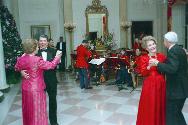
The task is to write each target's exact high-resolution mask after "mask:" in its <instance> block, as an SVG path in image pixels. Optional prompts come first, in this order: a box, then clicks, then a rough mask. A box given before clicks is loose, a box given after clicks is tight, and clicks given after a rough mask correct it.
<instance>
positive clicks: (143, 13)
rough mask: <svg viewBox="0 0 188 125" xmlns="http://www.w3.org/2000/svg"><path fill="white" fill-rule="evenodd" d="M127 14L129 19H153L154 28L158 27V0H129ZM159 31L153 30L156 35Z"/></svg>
mask: <svg viewBox="0 0 188 125" xmlns="http://www.w3.org/2000/svg"><path fill="white" fill-rule="evenodd" d="M127 2H128V4H127V11H128V12H127V16H128V20H129V21H153V29H157V25H156V21H157V12H156V11H157V6H156V4H158V3H157V0H156V1H155V0H153V2H152V3H147V0H127ZM156 32H157V31H155V30H154V31H153V33H154V36H156Z"/></svg>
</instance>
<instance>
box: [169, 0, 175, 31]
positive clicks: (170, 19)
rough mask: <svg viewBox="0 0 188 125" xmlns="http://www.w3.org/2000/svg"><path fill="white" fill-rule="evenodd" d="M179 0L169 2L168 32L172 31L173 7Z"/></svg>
mask: <svg viewBox="0 0 188 125" xmlns="http://www.w3.org/2000/svg"><path fill="white" fill-rule="evenodd" d="M176 1H177V0H168V10H167V19H168V31H171V30H172V6H173V5H174V3H176Z"/></svg>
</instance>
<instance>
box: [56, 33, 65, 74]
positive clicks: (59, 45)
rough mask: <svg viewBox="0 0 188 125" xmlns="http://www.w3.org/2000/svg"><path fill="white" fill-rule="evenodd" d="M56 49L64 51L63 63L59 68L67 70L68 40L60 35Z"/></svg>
mask: <svg viewBox="0 0 188 125" xmlns="http://www.w3.org/2000/svg"><path fill="white" fill-rule="evenodd" d="M56 49H57V50H60V51H62V56H61V63H60V64H59V70H60V71H65V57H66V42H65V41H64V40H63V37H62V36H61V37H60V41H59V42H58V43H57V45H56Z"/></svg>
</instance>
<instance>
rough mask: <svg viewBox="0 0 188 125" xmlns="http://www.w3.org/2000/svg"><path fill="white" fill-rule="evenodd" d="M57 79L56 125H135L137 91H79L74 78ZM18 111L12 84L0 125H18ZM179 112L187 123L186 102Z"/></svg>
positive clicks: (17, 90)
mask: <svg viewBox="0 0 188 125" xmlns="http://www.w3.org/2000/svg"><path fill="white" fill-rule="evenodd" d="M58 76H59V74H58ZM58 78H59V81H61V82H59V84H58V95H57V101H58V113H57V115H58V122H59V125H135V122H136V115H137V108H138V102H139V97H140V91H133V92H132V93H130V90H131V88H129V89H128V90H121V91H118V88H117V87H116V86H114V85H99V86H94V89H92V90H81V89H80V88H79V83H78V82H76V81H75V77H74V75H72V74H70V73H66V74H62V76H60V77H58ZM106 84H107V83H106ZM21 111H22V110H21V93H20V85H15V86H12V87H11V90H10V92H9V93H7V94H5V100H4V101H3V102H2V103H0V112H1V113H0V125H22V112H21ZM183 113H184V116H185V119H186V121H187V123H188V100H187V101H186V104H185V106H184V109H183Z"/></svg>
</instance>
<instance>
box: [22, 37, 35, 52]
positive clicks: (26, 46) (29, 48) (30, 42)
mask: <svg viewBox="0 0 188 125" xmlns="http://www.w3.org/2000/svg"><path fill="white" fill-rule="evenodd" d="M37 46H38V44H37V40H34V39H25V40H23V41H22V47H23V51H24V53H27V54H31V53H33V52H34V51H35V50H36V49H37Z"/></svg>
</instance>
